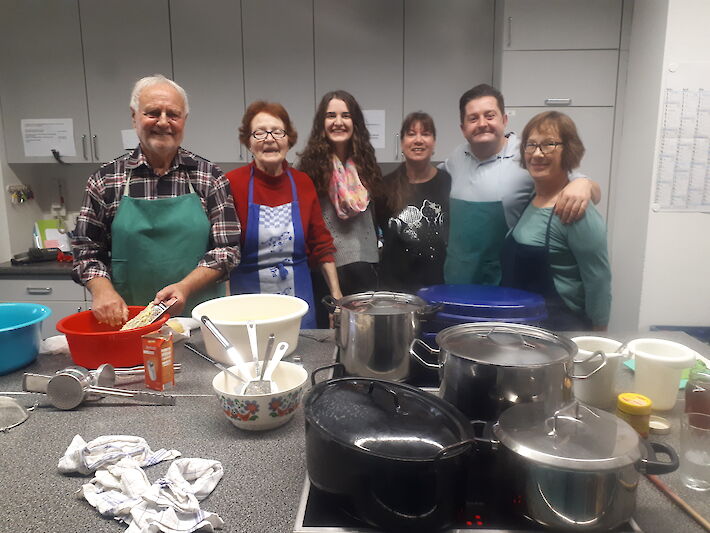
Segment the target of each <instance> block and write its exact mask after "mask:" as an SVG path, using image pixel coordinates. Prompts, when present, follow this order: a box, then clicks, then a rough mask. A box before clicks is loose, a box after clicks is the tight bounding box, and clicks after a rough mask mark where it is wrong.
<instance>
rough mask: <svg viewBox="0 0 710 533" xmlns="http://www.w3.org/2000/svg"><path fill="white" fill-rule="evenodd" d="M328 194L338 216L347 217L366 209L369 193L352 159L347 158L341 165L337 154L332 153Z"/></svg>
mask: <svg viewBox="0 0 710 533" xmlns="http://www.w3.org/2000/svg"><path fill="white" fill-rule="evenodd" d="M328 195H329V196H330V201H331V202H332V203H333V206H334V207H335V212H336V213H337V214H338V217H339V218H342V219H348V218H351V217H353V216H355V215H357V214H358V213H362V212H363V211H365V210H366V209H367V206H368V205H369V204H370V195H369V194H368V192H367V189H366V188H365V186H364V185H363V184H362V182H361V181H360V177H359V176H358V175H357V168H356V167H355V163H353V160H352V159H348V160H347V161H346V162H345V165H344V166H343V163H342V162H341V161H340V159H339V158H338V156H337V155H335V154H334V155H333V173H332V174H331V175H330V186H329V188H328Z"/></svg>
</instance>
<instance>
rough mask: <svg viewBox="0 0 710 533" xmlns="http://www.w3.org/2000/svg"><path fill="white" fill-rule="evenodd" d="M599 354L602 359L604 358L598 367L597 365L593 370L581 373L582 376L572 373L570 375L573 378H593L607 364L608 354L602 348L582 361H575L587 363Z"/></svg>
mask: <svg viewBox="0 0 710 533" xmlns="http://www.w3.org/2000/svg"><path fill="white" fill-rule="evenodd" d="M597 356H599V357H601V359H602V362H601V363H600V364H599V366H598V367H596V368H595V369H594V370H592V371H591V372H590V373H589V374H586V375H581V376H577V375H576V374H572V375H571V376H570V378H572V379H588V378H591V377H592V376H593V375H594V374H596V373H597V372H599V371H600V370H601V369H602V368H604V367H605V366H606V354H605V353H604V352H603V351H601V350H597V351H596V352H594V353H593V354H591V355H590V356H589V357H587V358H585V359H582V360H580V361H575V363H586V362H588V361H591V360H592V359H594V358H595V357H597Z"/></svg>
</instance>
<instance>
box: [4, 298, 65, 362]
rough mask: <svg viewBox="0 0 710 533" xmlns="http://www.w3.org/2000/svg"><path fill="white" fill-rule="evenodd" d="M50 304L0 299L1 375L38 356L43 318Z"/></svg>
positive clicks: (50, 311)
mask: <svg viewBox="0 0 710 533" xmlns="http://www.w3.org/2000/svg"><path fill="white" fill-rule="evenodd" d="M51 314H52V310H51V309H50V308H49V307H46V306H44V305H40V304H29V303H5V304H4V303H0V375H2V374H8V373H10V372H12V371H13V370H17V369H18V368H22V367H24V366H27V365H29V364H30V363H31V362H32V361H34V360H35V359H37V353H38V352H39V343H40V341H41V340H42V336H41V334H40V327H41V325H42V321H43V320H44V319H45V318H47V317H48V316H49V315H51Z"/></svg>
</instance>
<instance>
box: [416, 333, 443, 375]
mask: <svg viewBox="0 0 710 533" xmlns="http://www.w3.org/2000/svg"><path fill="white" fill-rule="evenodd" d="M417 344H421V345H422V346H423V347H424V348H426V350H427V351H428V352H429V354H430V355H436V356H437V357H438V355H439V352H440V351H441V350H435V349H434V348H431V347H430V346H429V345H428V344H427V343H426V342H424V341H423V340H421V339H414V340H413V341H412V343H411V344H410V345H409V355H411V356H412V357H414V359H416V360H417V362H418V363H419V364H420V365H424V366H425V367H427V368H435V369H437V370H439V369H441V367H442V366H443V365H440V364H436V363H428V362H427V361H425V360H424V359H422V358H421V357H420V356H419V354H418V353H417V352H416V351H415V350H414V347H415V346H416V345H417Z"/></svg>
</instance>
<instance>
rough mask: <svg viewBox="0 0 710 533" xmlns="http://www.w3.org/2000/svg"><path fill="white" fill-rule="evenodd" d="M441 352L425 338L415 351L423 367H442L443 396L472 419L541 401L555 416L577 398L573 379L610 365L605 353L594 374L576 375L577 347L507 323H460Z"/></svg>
mask: <svg viewBox="0 0 710 533" xmlns="http://www.w3.org/2000/svg"><path fill="white" fill-rule="evenodd" d="M436 342H437V344H438V345H439V349H438V350H434V349H432V348H431V347H429V346H428V345H427V344H426V343H424V342H423V341H421V340H415V341H413V342H412V346H411V349H410V353H411V355H412V356H413V357H415V358H416V359H417V360H418V361H419V362H420V363H421V364H423V365H426V366H428V367H430V368H439V373H440V375H441V385H440V396H441V397H442V398H444V399H445V400H447V401H448V402H450V403H452V404H453V405H455V406H456V407H457V408H458V409H460V410H461V411H462V412H463V413H464V414H466V415H467V416H468V417H470V418H471V419H476V420H497V419H498V417H499V416H500V414H501V413H502V412H503V411H505V410H506V409H507V408H509V407H511V406H512V405H516V404H519V403H540V404H542V405H543V406H544V409H545V411H546V412H547V413H554V412H555V411H556V410H557V409H559V408H560V407H562V406H563V405H565V404H567V403H569V402H570V401H571V400H572V398H573V395H572V381H571V380H572V379H573V378H580V379H586V378H587V377H589V376H591V375H593V374H594V373H595V372H597V371H599V369H601V368H602V367H603V366H604V365H605V364H606V359H605V356H604V354H603V353H601V352H595V353H594V354H592V356H590V359H591V358H592V357H598V358H599V359H600V364H599V366H598V367H597V368H596V369H595V370H594V371H592V372H591V373H589V374H586V375H583V376H575V375H573V374H572V369H573V366H574V361H573V359H574V356H575V355H576V354H577V345H576V344H575V343H574V342H572V341H571V340H569V339H567V338H565V337H562V336H560V335H556V334H554V333H552V332H550V331H547V330H544V329H540V328H536V327H533V326H525V325H519V324H506V323H503V322H477V323H471V324H461V325H458V326H453V327H450V328H446V329H444V330H442V331H440V332H439V333H438V334H437V335H436ZM417 345H420V346H422V347H424V348H426V349H427V350H428V351H429V352H430V354H432V355H434V354H436V355H438V364H433V363H428V362H426V361H424V360H423V359H422V358H421V357H419V355H418V354H417V353H416V351H415V347H416V346H417Z"/></svg>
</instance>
